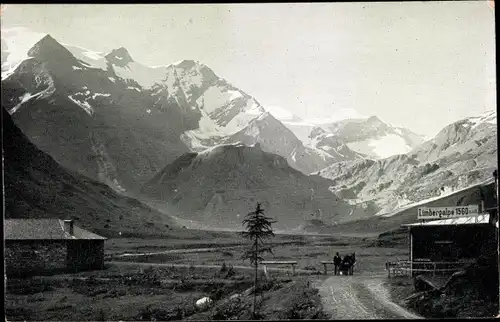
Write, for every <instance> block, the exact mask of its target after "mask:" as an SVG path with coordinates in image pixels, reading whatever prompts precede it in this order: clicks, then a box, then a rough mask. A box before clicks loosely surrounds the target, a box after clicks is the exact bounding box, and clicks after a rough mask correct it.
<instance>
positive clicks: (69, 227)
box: [64, 219, 73, 236]
mask: <svg viewBox="0 0 500 322" xmlns="http://www.w3.org/2000/svg"><path fill="white" fill-rule="evenodd" d="M64 231H65V232H67V233H68V234H70V235H72V236H73V220H71V219H68V220H65V221H64Z"/></svg>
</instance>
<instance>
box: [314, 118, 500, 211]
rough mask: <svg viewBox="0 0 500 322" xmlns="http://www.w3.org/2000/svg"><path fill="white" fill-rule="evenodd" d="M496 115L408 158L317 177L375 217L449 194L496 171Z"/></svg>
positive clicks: (471, 122)
mask: <svg viewBox="0 0 500 322" xmlns="http://www.w3.org/2000/svg"><path fill="white" fill-rule="evenodd" d="M496 131H497V129H496V114H494V113H493V114H492V113H486V114H485V115H482V116H480V117H473V118H467V119H464V120H460V121H457V122H455V123H453V124H451V125H449V126H447V127H445V128H444V129H443V130H442V131H441V132H440V133H439V134H438V135H437V136H436V137H435V138H434V139H432V140H430V141H428V142H425V143H424V144H422V145H421V146H419V147H418V148H416V149H414V150H413V151H411V152H410V153H407V154H404V155H398V156H393V157H390V158H387V159H381V160H359V161H352V162H349V161H346V162H342V163H338V164H334V165H332V166H329V167H327V168H325V169H323V170H321V171H320V175H321V176H324V177H325V178H328V179H331V180H333V182H334V188H333V190H334V191H336V192H337V194H338V195H339V196H341V197H344V198H349V199H350V202H351V203H353V204H356V203H358V204H363V203H371V204H374V205H376V207H377V208H378V211H377V212H378V214H379V215H383V214H387V213H392V212H394V211H396V210H397V209H400V208H401V207H404V206H405V205H406V204H409V203H412V202H418V201H421V200H424V199H428V198H433V197H438V196H442V195H446V194H449V193H451V192H453V191H456V190H459V189H464V188H467V187H469V186H471V185H474V184H477V183H479V182H482V181H484V180H486V179H488V178H490V177H491V173H492V172H493V170H494V169H495V168H496V167H497V162H498V156H497V138H496V135H497V132H496Z"/></svg>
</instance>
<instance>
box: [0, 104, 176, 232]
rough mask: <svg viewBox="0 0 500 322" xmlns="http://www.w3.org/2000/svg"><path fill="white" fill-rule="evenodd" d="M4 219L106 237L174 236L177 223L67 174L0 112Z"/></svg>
mask: <svg viewBox="0 0 500 322" xmlns="http://www.w3.org/2000/svg"><path fill="white" fill-rule="evenodd" d="M2 124H3V133H4V138H5V140H4V142H3V152H4V153H3V157H4V164H3V165H4V180H5V181H4V187H5V218H63V219H65V218H72V219H75V220H76V221H77V222H78V223H79V224H81V225H83V226H84V227H87V228H90V229H92V230H93V231H96V232H99V233H101V234H104V235H105V236H116V235H117V234H118V233H119V232H121V233H122V234H124V235H127V234H129V235H130V234H133V235H152V234H170V233H172V229H174V230H175V229H176V228H177V224H176V222H175V220H174V219H173V218H172V217H170V216H168V215H165V214H162V213H159V212H157V211H156V210H153V209H152V208H149V207H147V206H145V205H144V204H142V203H141V202H139V201H137V200H135V199H131V198H128V197H124V196H121V195H119V194H117V193H116V192H114V191H113V190H111V189H110V188H109V187H108V186H106V185H104V184H102V183H98V182H96V181H93V180H90V179H88V178H86V177H84V176H82V175H79V174H76V173H72V172H71V171H67V170H65V169H64V168H62V167H61V166H59V164H57V163H56V162H55V161H54V159H52V158H51V157H50V156H48V155H47V154H46V153H44V152H42V151H40V150H39V149H38V148H36V147H35V146H34V145H33V144H32V143H31V142H30V141H29V140H28V139H27V138H26V136H25V135H24V134H23V133H22V132H21V131H20V130H19V129H18V128H17V126H15V124H14V123H13V121H12V119H11V117H10V115H9V114H8V113H7V112H6V111H5V109H3V108H2Z"/></svg>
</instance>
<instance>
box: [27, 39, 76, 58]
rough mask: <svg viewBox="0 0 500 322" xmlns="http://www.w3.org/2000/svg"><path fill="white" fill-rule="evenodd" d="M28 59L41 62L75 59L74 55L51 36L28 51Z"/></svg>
mask: <svg viewBox="0 0 500 322" xmlns="http://www.w3.org/2000/svg"><path fill="white" fill-rule="evenodd" d="M28 57H33V58H37V59H39V60H41V61H55V60H57V61H61V60H68V59H74V56H73V54H72V53H71V52H70V51H69V50H68V49H66V47H64V46H63V45H61V44H60V43H59V42H57V40H55V39H54V38H52V36H50V35H46V36H45V37H43V38H42V39H40V40H39V41H38V42H37V43H36V44H35V45H33V47H31V49H30V50H29V51H28Z"/></svg>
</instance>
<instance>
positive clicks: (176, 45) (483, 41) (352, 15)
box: [1, 1, 496, 136]
mask: <svg viewBox="0 0 500 322" xmlns="http://www.w3.org/2000/svg"><path fill="white" fill-rule="evenodd" d="M1 24H2V28H11V27H27V28H29V29H31V30H33V31H36V32H42V33H48V34H50V35H51V36H52V37H54V38H55V39H56V40H58V41H59V42H61V43H67V44H73V45H78V46H81V47H85V48H88V49H91V50H95V51H102V52H109V51H111V50H112V49H114V48H118V47H125V48H127V49H128V51H129V52H130V54H131V55H132V57H133V58H134V60H136V61H138V62H140V63H143V64H146V65H150V66H157V65H167V64H170V63H173V62H176V61H180V60H183V59H194V60H198V61H200V62H202V63H204V64H206V65H207V66H209V67H210V68H211V69H212V70H213V71H214V72H215V73H216V74H217V75H219V76H221V77H223V78H225V79H226V80H227V81H229V82H230V83H232V84H233V85H234V86H236V87H238V88H240V89H242V90H243V91H245V92H246V93H248V94H250V95H252V96H254V97H255V98H256V99H257V100H258V101H259V102H260V103H261V104H262V105H263V106H264V107H266V106H278V107H281V108H283V109H286V110H288V111H290V112H292V113H294V114H296V115H298V116H299V117H301V118H304V119H313V118H314V119H318V118H328V117H332V116H335V115H336V114H339V113H340V114H341V113H344V114H353V115H356V114H362V115H367V116H371V115H376V116H378V117H379V118H380V119H382V120H383V121H385V122H388V123H390V124H392V125H395V126H403V127H406V128H409V129H411V130H412V131H414V132H416V133H419V134H423V135H427V136H433V135H435V134H436V133H437V132H438V131H439V130H441V129H442V128H443V127H444V126H446V125H448V124H450V123H452V122H454V121H456V120H458V119H461V118H464V117H467V116H473V115H476V114H479V113H482V112H484V111H487V110H494V109H496V74H495V71H496V66H495V21H494V10H493V9H492V7H491V6H490V5H489V4H488V3H487V2H486V1H470V2H469V1H457V2H454V1H446V2H402V3H397V2H379V3H375V2H370V3H368V2H367V3H362V2H356V3H349V2H346V3H339V2H337V3H292V4H275V3H261V4H217V5H214V4H147V5H138V4H134V5H125V4H121V5H119V4H116V5H110V4H107V5H90V4H74V5H59V4H47V5H42V4H37V5H36V4H31V5H15V4H12V5H10V4H9V5H8V6H7V7H4V8H3V10H2V15H1Z"/></svg>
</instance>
